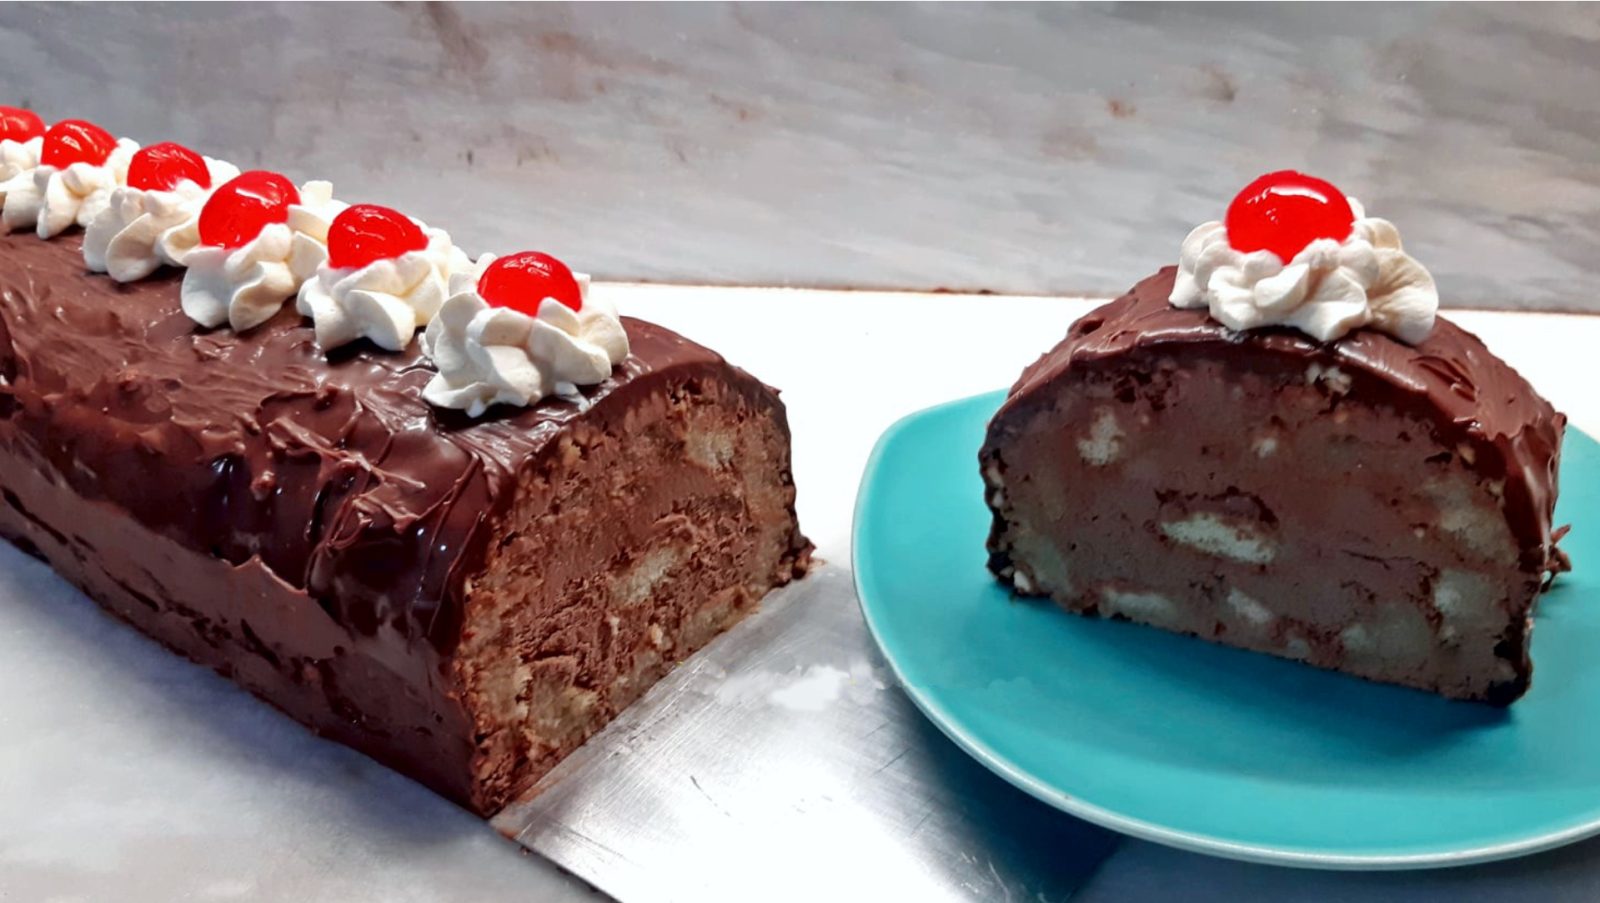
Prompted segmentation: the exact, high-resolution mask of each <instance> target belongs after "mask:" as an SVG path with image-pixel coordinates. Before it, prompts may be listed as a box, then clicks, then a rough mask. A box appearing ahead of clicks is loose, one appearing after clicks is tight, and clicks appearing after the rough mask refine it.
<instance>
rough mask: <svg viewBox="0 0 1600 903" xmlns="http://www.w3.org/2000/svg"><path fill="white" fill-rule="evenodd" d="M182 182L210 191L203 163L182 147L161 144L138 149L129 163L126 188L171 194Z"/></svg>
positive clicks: (201, 159) (204, 160) (207, 174)
mask: <svg viewBox="0 0 1600 903" xmlns="http://www.w3.org/2000/svg"><path fill="white" fill-rule="evenodd" d="M184 179H188V180H189V181H191V182H193V183H195V184H196V185H199V186H200V187H201V188H210V187H211V170H209V169H207V168H206V159H205V158H204V157H202V156H200V155H199V154H197V153H195V152H194V151H192V150H190V149H188V148H187V147H184V146H183V145H181V144H175V143H173V142H171V141H163V142H161V143H160V144H152V145H150V146H149V147H146V148H141V149H140V150H139V152H138V153H136V154H134V155H133V160H131V161H130V162H129V163H128V186H129V187H130V188H139V189H142V190H144V191H171V190H172V189H174V188H177V187H178V185H179V183H181V182H182V181H183V180H184Z"/></svg>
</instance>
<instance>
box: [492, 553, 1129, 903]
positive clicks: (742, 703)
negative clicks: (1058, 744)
mask: <svg viewBox="0 0 1600 903" xmlns="http://www.w3.org/2000/svg"><path fill="white" fill-rule="evenodd" d="M493 824H494V827H495V828H496V829H497V830H499V831H500V832H501V833H502V834H505V835H506V836H507V837H510V838H512V839H513V840H515V841H517V842H518V843H520V844H522V845H523V846H525V847H528V848H529V849H531V850H534V851H536V852H538V853H540V854H542V855H544V856H546V857H548V858H549V859H551V860H553V861H554V862H556V863H557V864H558V865H560V866H562V867H563V868H566V869H567V870H569V871H571V872H573V873H574V874H576V875H577V876H579V877H580V878H583V879H584V880H586V881H588V882H589V883H591V884H593V885H595V886H596V887H598V888H599V889H600V890H602V891H604V892H606V893H607V894H610V895H611V896H613V897H615V898H617V899H619V900H622V901H625V903H679V901H681V903H689V901H694V903H720V901H730V903H732V901H738V903H746V901H749V900H751V899H761V900H789V899H796V900H858V899H859V900H866V899H882V900H916V901H946V900H948V901H968V900H983V901H1000V900H1018V901H1021V900H1029V901H1059V900H1066V899H1068V898H1069V897H1071V896H1072V894H1073V892H1074V891H1075V890H1077V889H1078V888H1079V887H1081V886H1082V885H1083V884H1084V883H1085V882H1086V881H1087V879H1088V878H1089V876H1090V875H1091V874H1092V873H1093V872H1094V870H1095V868H1096V867H1097V866H1098V865H1099V864H1100V863H1101V862H1102V861H1103V860H1104V859H1105V858H1106V856H1108V855H1109V854H1110V852H1111V850H1112V849H1113V847H1114V846H1115V844H1116V842H1117V836H1116V835H1114V834H1112V833H1110V832H1107V831H1105V830H1102V829H1100V828H1097V827H1095V826H1093V825H1090V824H1088V823H1086V822H1083V821H1079V820H1077V819H1075V818H1072V817H1071V816H1068V815H1065V814H1062V813H1060V812H1057V811H1056V810H1054V809H1052V808H1050V807H1048V806H1046V805H1044V804H1043V803H1040V802H1037V801H1036V800H1034V799H1032V798H1030V797H1028V796H1027V795H1025V794H1024V793H1022V792H1021V791H1019V790H1016V789H1014V788H1012V787H1011V786H1010V785H1008V784H1006V783H1005V782H1003V781H1002V780H1000V779H999V778H997V777H995V776H993V775H992V774H990V773H989V772H988V771H987V770H985V769H984V768H983V766H981V765H979V764H978V763H976V762H974V761H972V760H970V759H968V758H967V756H966V755H965V754H964V753H963V752H961V751H960V750H959V749H958V748H957V747H956V746H955V745H954V744H952V743H950V742H949V741H948V740H946V739H945V738H944V737H943V735H941V734H940V733H939V732H938V730H937V729H936V728H934V727H933V726H932V725H931V724H929V723H928V722H927V721H926V720H925V719H924V718H923V717H922V716H921V714H920V713H918V712H917V711H916V709H915V708H914V707H913V706H912V705H911V703H910V702H909V701H908V700H907V699H906V697H905V695H904V694H903V693H901V691H900V690H899V689H898V688H897V687H895V686H894V678H893V676H892V675H891V673H890V671H889V669H888V668H887V667H886V666H885V665H884V664H883V662H882V659H881V658H880V656H879V653H878V650H877V648H876V646H875V645H874V644H873V641H872V638H871V637H870V636H869V635H868V633H867V629H866V625H865V623H864V622H863V621H862V619H861V614H860V611H859V609H858V607H857V603H856V596H855V589H854V587H853V585H852V582H851V577H850V573H849V571H847V570H845V569H843V568H840V567H837V566H833V565H823V566H821V567H819V568H818V569H817V570H816V571H815V572H814V573H813V574H811V576H809V577H807V578H806V579H805V580H802V581H800V582H799V583H796V584H794V585H792V586H790V587H787V588H785V589H784V590H781V591H779V592H777V593H774V594H773V595H771V596H769V597H768V598H767V599H766V600H765V601H764V602H763V603H762V607H761V610H760V611H758V612H757V613H755V614H754V615H752V616H750V617H749V618H747V619H746V620H745V621H744V622H743V623H741V624H740V625H738V626H737V627H735V628H734V629H733V630H731V631H729V632H728V633H727V634H726V635H724V636H722V637H720V638H719V639H717V640H716V641H715V642H713V643H712V644H711V645H710V646H708V647H707V648H706V649H705V650H703V651H701V652H700V653H699V654H697V655H695V656H694V657H692V658H691V659H690V660H689V661H687V662H685V663H684V664H682V665H680V666H679V667H678V668H677V669H676V670H674V671H673V672H672V673H671V674H670V675H668V676H667V677H666V679H665V680H663V681H661V682H660V683H659V684H657V685H656V686H655V687H654V688H653V689H652V690H651V691H650V692H649V693H648V694H647V695H646V696H645V697H644V699H642V700H640V701H639V702H638V703H636V704H635V705H633V706H632V707H631V708H629V709H628V710H627V711H625V712H624V713H623V714H622V715H621V716H620V717H619V718H617V720H616V721H614V722H613V723H612V724H610V725H609V726H608V727H606V728H605V730H603V731H602V732H601V733H600V734H598V735H597V736H595V737H594V738H593V739H592V740H590V741H589V742H588V744H586V745H585V746H584V747H583V748H582V749H580V750H578V751H577V752H576V753H574V754H573V755H571V756H570V757H568V758H567V759H566V761H564V762H562V763H561V764H560V765H559V766H558V767H557V768H555V769H554V770H553V771H551V772H550V774H549V775H547V776H546V777H545V779H544V780H543V781H541V782H540V783H539V784H538V785H537V786H536V787H534V788H533V789H532V790H531V791H530V792H529V793H528V794H526V795H525V796H524V797H523V798H522V799H521V800H519V801H517V802H516V803H513V804H512V805H511V806H509V807H507V808H506V809H505V810H504V811H503V812H501V813H500V814H499V815H498V816H497V817H496V818H495V819H494V821H493Z"/></svg>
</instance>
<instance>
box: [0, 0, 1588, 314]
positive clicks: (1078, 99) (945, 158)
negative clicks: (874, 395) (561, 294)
mask: <svg viewBox="0 0 1600 903" xmlns="http://www.w3.org/2000/svg"><path fill="white" fill-rule="evenodd" d="M0 61H3V70H0V71H3V72H4V73H5V78H4V88H3V90H0V94H3V95H4V96H5V99H4V100H3V101H0V102H5V103H22V104H27V105H31V106H33V107H35V108H37V109H38V110H39V111H40V112H41V113H42V114H43V115H44V116H45V117H46V118H47V119H49V118H61V117H66V116H69V115H76V116H82V117H85V118H90V119H94V120H96V121H99V122H101V123H102V124H103V125H105V126H107V127H108V128H111V129H112V130H114V131H117V132H120V133H123V134H127V135H129V136H131V137H135V138H137V139H140V140H142V141H145V142H150V141H155V140H162V139H169V138H170V139H172V140H177V141H181V142H184V143H186V144H189V145H191V146H194V147H196V148H198V149H202V150H204V151H206V152H208V153H212V154H215V155H220V156H223V157H226V158H229V159H231V160H233V161H234V162H236V163H239V164H241V165H245V166H263V167H271V168H276V169H281V170H283V171H284V172H286V173H288V174H290V175H291V176H294V177H296V178H300V179H304V178H311V177H321V178H329V179H332V180H333V182H334V186H335V189H336V191H337V192H338V194H339V195H340V196H341V197H343V198H346V199H348V200H351V201H361V200H370V201H382V202H385V203H390V204H393V205H395V206H398V207H401V208H402V209H405V210H407V211H408V212H410V213H412V214H414V215H416V216H419V217H422V218H424V219H426V220H428V221H429V222H430V223H433V224H436V225H440V226H444V227H446V228H449V229H451V230H452V231H453V232H454V233H455V234H456V235H457V238H458V240H459V241H461V242H462V243H464V244H466V245H467V246H468V247H469V248H471V249H474V250H497V251H502V252H503V251H507V250H515V249H517V248H522V247H542V248H545V249H548V250H550V251H553V252H554V253H557V254H559V255H561V256H563V257H566V258H568V259H569V260H571V261H572V262H573V263H574V264H575V265H576V266H578V267H580V268H582V269H587V270H589V271H591V272H594V273H595V274H597V275H599V276H602V277H609V278H618V279H642V280H663V281H686V282H716V283H756V284H778V285H807V286H832V287H894V288H913V289H936V288H948V289H960V290H994V291H1001V292H1021V293H1107V292H1116V291H1120V290H1121V289H1122V288H1125V287H1126V286H1127V285H1129V284H1131V283H1132V282H1133V281H1134V280H1135V279H1137V278H1138V277H1140V276H1142V275H1143V274H1145V273H1146V272H1148V271H1150V270H1152V269H1154V268H1155V267H1156V266H1158V265H1161V264H1165V263H1167V262H1170V261H1172V260H1174V259H1175V258H1176V255H1177V251H1178V244H1179V242H1180V241H1181V240H1182V238H1183V236H1184V235H1185V234H1186V232H1187V231H1188V229H1189V228H1190V227H1191V226H1193V225H1194V224H1196V223H1198V222H1200V221H1202V220H1205V219H1210V218H1215V217H1217V216H1218V215H1220V213H1221V211H1222V209H1223V207H1224V206H1225V205H1226V203H1227V201H1228V199H1229V198H1231V197H1232V195H1233V193H1234V192H1235V191H1236V190H1237V189H1238V188H1239V187H1241V186H1242V185H1243V184H1244V183H1245V182H1246V181H1248V180H1249V179H1250V178H1252V177H1254V176H1255V175H1257V174H1259V173H1260V172H1262V171H1266V170H1268V169H1275V168H1281V167H1299V168H1305V169H1308V170H1309V171H1311V172H1314V173H1317V174H1319V175H1322V176H1324V177H1325V178H1328V179H1331V180H1332V181H1334V182H1335V183H1336V184H1338V185H1340V187H1342V188H1344V189H1345V190H1346V191H1347V192H1349V193H1351V194H1354V195H1356V196H1357V197H1360V198H1361V199H1362V200H1363V201H1365V202H1366V203H1367V205H1368V208H1369V209H1370V210H1371V211H1372V212H1374V213H1375V214H1376V215H1382V216H1386V217H1388V218H1390V219H1392V220H1394V221H1396V222H1397V223H1398V224H1399V226H1400V228H1401V232H1402V235H1403V236H1404V237H1405V239H1406V241H1407V245H1408V248H1409V249H1410V250H1411V251H1412V253H1413V254H1415V255H1416V256H1417V257H1419V258H1420V259H1421V260H1422V261H1423V262H1424V263H1426V264H1427V265H1428V266H1429V267H1430V268H1431V269H1432V270H1433V272H1434V274H1435V276H1436V277H1437V278H1438V280H1439V282H1440V284H1441V287H1442V290H1443V292H1444V294H1445V296H1446V299H1447V303H1454V304H1460V305H1470V306H1491V307H1544V308H1556V309H1569V310H1596V311H1600V301H1597V300H1596V298H1595V292H1594V290H1593V289H1592V285H1593V284H1594V281H1595V277H1596V272H1597V270H1600V6H1579V5H1566V4H1527V5H1500V4H1472V5H1454V4H1430V5H1381V6H1380V5H1378V4H1359V5H1345V4H1338V3H1321V4H1312V5H1304V6H1276V5H1265V4H1259V5H1247V6H1231V5H1204V4H1183V5H1170V6H1169V5H1157V4H1137V5H1132V4H1130V5H1120V4H1117V5H1051V6H1034V5H1020V4H1019V5H982V6H980V5H967V4H944V5H917V4H892V5H875V6H866V5H839V4H827V5H791V4H751V5H740V4H705V5H677V4H637V5H636V4H593V5H517V6H512V5H499V4H461V5H458V4H454V3H430V4H383V5H380V4H367V5H359V6H356V5H344V4H332V3H328V4H315V5H311V4H306V5H297V4H239V5H233V6H222V5H209V4H194V5H182V6H179V5H172V6H167V5H145V4H114V5H99V4H63V5H35V4H6V5H4V6H0Z"/></svg>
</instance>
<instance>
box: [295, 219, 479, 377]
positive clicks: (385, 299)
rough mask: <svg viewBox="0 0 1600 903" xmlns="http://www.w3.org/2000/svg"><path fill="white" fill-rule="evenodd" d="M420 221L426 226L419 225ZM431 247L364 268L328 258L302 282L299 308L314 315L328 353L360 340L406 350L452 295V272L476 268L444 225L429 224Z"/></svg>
mask: <svg viewBox="0 0 1600 903" xmlns="http://www.w3.org/2000/svg"><path fill="white" fill-rule="evenodd" d="M419 225H420V224H419ZM423 232H424V233H425V234H426V235H427V236H428V246H427V247H426V248H423V249H422V250H420V251H407V252H405V253H404V254H401V255H399V256H398V257H391V258H387V259H384V260H375V261H373V262H372V263H369V264H367V265H366V266H364V267H340V268H334V267H331V266H329V265H328V264H327V263H326V262H324V263H323V264H322V265H321V266H320V267H318V268H317V272H316V275H315V276H313V277H312V278H310V279H308V280H306V283H305V284H304V285H302V286H300V296H299V298H297V299H296V301H295V307H296V308H297V309H298V310H299V311H300V313H302V314H304V315H305V316H307V317H310V318H311V323H312V326H313V328H314V329H315V330H316V335H317V344H318V345H319V346H321V348H322V350H323V351H324V352H328V351H331V350H333V349H334V348H338V347H339V346H340V345H345V344H348V343H350V342H354V341H355V340H357V339H360V338H367V339H370V340H372V343H373V344H375V345H377V346H378V347H379V348H384V349H387V350H389V351H402V350H404V349H405V347H406V346H407V345H410V344H411V340H412V339H413V338H415V337H416V334H417V330H418V329H419V328H421V327H423V326H426V325H428V324H429V323H430V322H432V321H433V317H434V315H435V314H437V313H438V312H439V308H440V306H441V305H443V304H444V302H445V298H447V297H448V296H449V294H450V276H451V274H452V273H471V272H473V266H472V259H471V258H469V257H468V256H467V255H466V252H464V251H462V250H461V249H460V248H458V247H456V246H455V244H454V243H453V242H451V241H450V235H449V233H447V232H445V231H444V230H443V229H428V228H426V227H423Z"/></svg>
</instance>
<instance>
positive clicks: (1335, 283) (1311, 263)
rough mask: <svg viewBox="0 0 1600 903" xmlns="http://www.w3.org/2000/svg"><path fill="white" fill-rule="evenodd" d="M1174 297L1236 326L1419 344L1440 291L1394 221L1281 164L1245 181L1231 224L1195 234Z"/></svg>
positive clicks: (1176, 303) (1214, 224) (1231, 208)
mask: <svg viewBox="0 0 1600 903" xmlns="http://www.w3.org/2000/svg"><path fill="white" fill-rule="evenodd" d="M1170 301H1171V303H1172V305H1173V306H1174V307H1204V308H1207V309H1208V310H1209V311H1210V314H1211V316H1212V317H1213V318H1214V319H1216V320H1217V321H1219V322H1221V323H1222V324H1223V325H1225V326H1227V327H1228V328H1230V329H1236V330H1247V329H1258V328H1261V327H1265V326H1287V327H1290V328H1293V329H1297V330H1299V331H1301V332H1303V333H1305V334H1306V335H1309V336H1311V337H1312V338H1315V339H1317V340H1318V341H1322V342H1331V341H1334V340H1336V339H1338V338H1340V337H1342V336H1344V335H1346V334H1348V333H1349V332H1350V331H1351V330H1354V329H1360V328H1363V327H1370V328H1373V329H1378V330H1381V331H1383V332H1387V333H1389V334H1390V335H1393V336H1394V337H1396V338H1398V339H1400V340H1401V341H1404V342H1408V343H1412V344H1415V343H1416V342H1420V341H1422V340H1423V339H1424V338H1426V337H1427V335H1428V333H1429V332H1430V331H1432V329H1433V322H1434V317H1435V316H1436V314H1437V312H1438V309H1439V292H1438V289H1437V288H1436V287H1435V286H1434V282H1433V277H1432V276H1431V275H1429V273H1428V271H1427V269H1426V268H1424V267H1423V266H1422V264H1420V263H1418V262H1417V261H1416V260H1415V259H1413V258H1412V257H1411V256H1409V255H1408V254H1406V252H1405V250H1404V248H1403V247H1402V246H1401V244H1400V233H1399V231H1398V230H1397V229H1395V227H1394V225H1393V224H1392V223H1390V222H1389V221H1387V220H1383V219H1378V218H1376V217H1368V216H1367V215H1366V213H1365V211H1364V210H1363V209H1362V207H1361V205H1360V203H1359V202H1357V201H1355V200H1354V199H1353V198H1347V197H1345V195H1344V194H1343V193H1342V192H1340V191H1339V190H1338V189H1337V188H1334V187H1333V186H1332V185H1330V184H1328V183H1327V182H1324V181H1322V180H1321V179H1313V178H1311V177H1309V176H1304V175H1301V174H1299V173H1294V172H1278V173H1270V174H1268V175H1265V176H1262V177H1261V178H1260V179H1258V180H1256V181H1255V182H1254V183H1252V184H1251V185H1250V186H1248V187H1246V188H1245V190H1244V191H1243V192H1241V193H1240V194H1239V196H1238V197H1237V198H1235V199H1234V201H1233V203H1232V205H1230V206H1229V209H1228V216H1227V221H1226V222H1225V223H1224V222H1209V223H1205V224H1202V225H1201V226H1199V227H1197V228H1195V229H1194V231H1192V232H1190V233H1189V236H1188V238H1186V239H1184V242H1183V248H1182V251H1181V252H1180V255H1179V262H1178V275H1177V281H1176V283H1175V285H1174V287H1173V291H1172V296H1171V299H1170Z"/></svg>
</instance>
